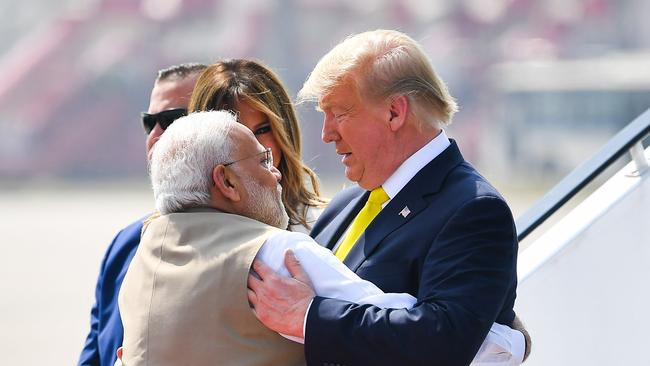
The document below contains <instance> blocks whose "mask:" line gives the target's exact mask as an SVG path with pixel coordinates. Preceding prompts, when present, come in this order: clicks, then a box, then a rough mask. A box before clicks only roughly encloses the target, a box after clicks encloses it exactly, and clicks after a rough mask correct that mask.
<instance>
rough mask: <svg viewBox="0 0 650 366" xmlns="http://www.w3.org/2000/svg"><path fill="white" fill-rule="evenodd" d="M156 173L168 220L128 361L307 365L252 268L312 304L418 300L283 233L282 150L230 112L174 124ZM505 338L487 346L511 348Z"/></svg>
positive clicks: (145, 285) (140, 297)
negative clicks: (320, 299)
mask: <svg viewBox="0 0 650 366" xmlns="http://www.w3.org/2000/svg"><path fill="white" fill-rule="evenodd" d="M150 173H151V181H152V186H153V190H154V195H155V199H156V207H157V209H158V210H159V211H160V213H161V216H160V217H158V218H156V219H154V220H152V221H151V222H149V224H148V225H147V226H145V228H144V232H143V237H142V240H141V244H140V247H139V248H138V251H137V253H136V255H135V257H134V259H133V261H132V263H131V266H130V267H129V270H128V272H127V275H126V278H125V280H124V283H123V285H122V289H121V291H120V296H119V305H120V313H121V315H122V321H123V323H124V330H125V331H124V332H125V333H124V344H123V347H124V348H123V349H124V353H123V357H122V360H123V363H124V364H125V365H138V364H154V365H178V364H191V365H214V364H218V365H223V364H228V365H232V364H238V365H239V364H245V365H294V364H304V363H305V360H304V354H303V348H302V346H301V345H300V344H299V343H301V342H302V339H296V338H292V339H293V340H294V341H296V342H291V341H289V340H287V339H285V338H282V337H280V336H279V335H278V334H277V333H275V332H273V331H271V330H269V329H267V328H266V327H264V325H262V324H261V323H260V322H259V321H258V320H257V319H256V317H255V315H254V313H253V312H254V310H253V311H251V309H250V307H249V303H253V304H255V303H258V299H257V298H256V295H255V292H253V291H251V290H249V289H247V287H246V286H247V285H246V284H247V278H248V274H249V272H250V271H251V266H253V267H252V269H253V270H254V271H255V272H256V273H257V275H258V277H256V278H257V279H255V280H252V281H249V283H248V286H250V287H251V289H253V290H255V289H257V290H258V292H259V287H260V284H261V283H262V282H263V281H264V280H265V279H266V278H267V277H268V276H269V275H271V274H272V273H273V271H279V272H280V273H281V274H282V275H283V276H284V277H282V280H285V281H296V283H298V284H299V285H300V289H301V290H300V291H302V292H303V293H304V295H305V297H306V298H309V299H311V298H313V297H314V296H315V295H316V294H319V295H321V296H330V297H334V298H341V299H345V300H347V301H352V302H355V303H359V304H373V305H376V306H380V307H385V308H409V307H412V306H413V305H414V303H415V298H414V297H413V296H411V295H408V294H399V293H392V294H384V293H383V292H382V291H381V290H379V288H377V287H376V286H375V285H373V284H372V283H370V282H368V281H365V280H362V279H360V278H359V277H358V276H357V275H355V274H354V273H353V272H352V271H350V270H349V269H348V268H347V267H346V266H345V265H344V264H343V263H342V262H340V261H339V260H338V259H337V258H336V257H335V256H334V255H333V254H332V253H331V252H330V251H328V250H327V249H325V248H323V247H321V246H319V245H318V244H316V243H315V242H314V241H313V240H312V239H311V238H309V237H308V236H307V235H305V234H301V233H295V232H288V231H285V230H281V229H285V228H286V227H287V225H288V216H287V214H286V212H285V210H284V207H283V204H282V200H281V187H280V185H279V181H280V179H281V176H280V173H279V171H278V170H277V169H275V168H274V167H273V164H272V154H271V152H270V150H269V149H264V148H263V147H262V145H260V144H259V143H258V142H257V140H256V139H255V137H254V136H253V134H252V133H251V132H250V131H249V130H248V129H247V128H245V127H244V126H242V125H241V124H239V123H237V122H236V119H235V116H234V115H232V114H230V113H228V112H223V111H222V112H200V113H194V114H191V115H189V116H187V117H183V118H182V119H180V120H179V121H178V123H174V124H173V125H172V126H170V127H169V128H168V130H167V132H166V133H165V134H164V135H163V136H162V137H161V139H160V141H159V142H158V143H157V145H156V148H155V149H154V152H153V156H152V159H151V172H150ZM285 253H287V254H286V256H285ZM256 257H257V258H259V259H260V261H257V262H256V264H255V265H253V264H252V263H253V259H254V258H256ZM264 263H265V264H264ZM298 263H300V265H299V264H298ZM301 267H302V268H304V271H303V270H302V269H301ZM296 305H297V306H302V305H304V304H296ZM495 327H499V326H498V325H496V324H495ZM508 330H509V328H507V327H505V331H508ZM502 331H503V330H502V329H495V332H492V333H490V334H489V335H488V338H487V339H486V342H485V343H486V344H488V345H498V344H503V336H502V335H503V334H504V333H503V332H502ZM288 338H291V337H288ZM486 349H492V350H493V349H494V347H487V348H486ZM504 352H506V353H507V352H509V350H504ZM484 354H485V356H486V357H489V355H487V353H485V352H484ZM477 357H478V358H480V357H481V353H479V355H478V356H477Z"/></svg>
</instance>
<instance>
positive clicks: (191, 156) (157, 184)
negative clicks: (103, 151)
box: [150, 111, 237, 215]
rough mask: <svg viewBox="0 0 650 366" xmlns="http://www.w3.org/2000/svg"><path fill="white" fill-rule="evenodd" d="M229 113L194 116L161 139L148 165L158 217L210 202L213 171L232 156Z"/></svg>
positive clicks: (232, 121) (178, 122)
mask: <svg viewBox="0 0 650 366" xmlns="http://www.w3.org/2000/svg"><path fill="white" fill-rule="evenodd" d="M236 123H237V118H236V117H235V115H233V114H232V113H230V112H226V111H211V112H196V113H192V114H189V115H187V116H185V117H182V118H179V119H178V120H176V121H175V122H174V123H173V124H172V125H171V126H169V128H167V130H166V131H165V133H164V134H163V135H162V136H161V137H160V140H158V142H157V143H156V145H155V146H154V149H153V154H152V157H151V163H150V177H151V186H152V188H153V193H154V197H155V199H156V209H157V210H158V211H159V212H160V213H161V214H163V215H164V214H168V213H172V212H178V211H181V210H183V209H187V208H190V207H201V206H207V205H208V204H209V202H210V187H211V185H212V170H213V169H214V167H215V166H217V165H218V164H223V163H225V162H227V161H228V159H229V158H230V157H231V156H232V151H233V144H232V141H231V139H230V137H229V134H230V131H231V129H232V128H233V126H234V125H235V124H236Z"/></svg>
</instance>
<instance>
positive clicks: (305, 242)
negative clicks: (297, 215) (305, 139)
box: [256, 231, 524, 366]
mask: <svg viewBox="0 0 650 366" xmlns="http://www.w3.org/2000/svg"><path fill="white" fill-rule="evenodd" d="M287 249H291V250H292V251H293V252H294V253H295V255H296V258H297V259H298V261H299V262H300V265H301V266H302V267H303V269H304V270H305V272H307V274H308V275H309V278H310V279H311V282H312V285H313V286H314V291H315V292H316V294H317V295H319V296H324V297H329V298H335V299H340V300H345V301H349V302H353V303H357V304H371V305H375V306H378V307H381V308H391V309H403V308H406V309H408V308H411V307H413V305H414V304H415V302H416V298H415V297H413V296H411V295H410V294H407V293H384V292H383V291H382V290H381V289H379V287H377V286H375V285H374V284H373V283H372V282H369V281H366V280H364V279H362V278H360V277H359V276H357V274H356V273H354V272H352V271H351V270H350V269H349V268H348V267H347V266H346V265H345V264H343V262H341V261H340V260H339V259H338V258H336V257H335V256H334V254H332V252H330V251H329V250H328V249H326V248H324V247H322V246H320V245H318V244H317V243H316V242H315V241H314V239H312V238H311V237H309V236H307V235H306V234H303V233H296V232H289V231H280V232H277V233H275V234H273V235H272V236H270V237H269V238H268V239H267V240H266V242H265V243H264V245H262V248H261V249H260V250H259V252H258V253H257V257H256V258H257V259H259V260H261V261H262V262H264V263H266V264H267V265H268V266H269V267H271V268H272V269H273V270H274V271H275V272H276V273H279V274H280V275H281V276H285V277H290V274H289V271H288V270H287V268H286V267H285V266H284V254H285V252H286V251H287ZM283 336H284V337H286V338H288V339H291V340H293V341H296V342H299V343H304V339H297V338H295V337H290V336H286V335H283ZM523 357H524V336H523V334H521V333H520V332H518V331H516V330H513V329H511V328H510V327H507V326H505V325H501V324H497V323H495V324H493V325H492V328H491V329H490V331H489V333H488V335H487V337H486V338H485V341H483V344H482V345H481V348H480V349H479V352H478V353H477V354H476V357H475V358H474V361H472V365H474V366H487V365H491V366H496V365H502V366H514V365H519V364H521V362H522V360H523Z"/></svg>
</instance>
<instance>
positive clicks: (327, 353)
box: [305, 197, 517, 366]
mask: <svg viewBox="0 0 650 366" xmlns="http://www.w3.org/2000/svg"><path fill="white" fill-rule="evenodd" d="M408 229H410V230H418V229H420V230H421V231H422V235H427V234H426V228H408ZM430 242H431V244H430V247H429V250H428V253H427V256H426V259H425V260H424V264H423V267H422V268H421V270H420V276H419V281H420V282H419V291H418V296H417V299H418V302H417V303H416V304H415V306H414V307H413V308H411V309H381V308H378V307H375V306H372V305H357V304H353V303H350V302H346V301H341V300H336V299H332V298H326V297H316V298H315V299H314V301H313V303H312V305H311V307H310V309H309V313H308V316H307V328H306V336H305V356H306V359H307V363H308V364H309V365H320V364H323V363H339V364H347V365H364V364H367V365H396V364H403V365H452V366H453V365H468V364H469V363H470V362H471V360H472V359H473V357H474V355H475V354H476V352H477V351H478V349H479V347H480V345H481V342H482V341H483V339H485V336H486V335H487V333H488V331H489V329H490V326H491V325H492V323H493V322H494V321H495V319H496V317H497V315H498V314H499V312H500V310H501V308H502V306H503V304H504V301H505V299H506V296H507V293H508V290H509V289H510V287H511V286H512V284H513V282H512V281H513V279H515V278H516V273H515V262H516V250H517V244H516V234H515V230H514V224H513V220H512V215H511V214H510V210H509V209H508V207H507V205H506V204H505V202H503V201H502V200H501V199H498V198H496V197H479V198H475V199H473V200H471V201H470V202H468V203H466V204H465V205H464V206H462V207H461V208H459V209H458V210H457V211H456V212H455V214H454V215H452V216H451V218H450V219H449V220H448V221H447V223H446V224H445V225H444V227H443V228H442V230H441V231H440V232H439V233H438V234H437V235H436V236H435V237H432V238H431V239H430ZM404 245H408V243H405V244H404Z"/></svg>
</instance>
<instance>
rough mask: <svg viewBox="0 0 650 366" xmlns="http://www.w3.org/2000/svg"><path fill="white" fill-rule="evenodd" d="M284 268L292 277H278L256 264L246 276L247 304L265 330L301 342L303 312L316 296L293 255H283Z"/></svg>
mask: <svg viewBox="0 0 650 366" xmlns="http://www.w3.org/2000/svg"><path fill="white" fill-rule="evenodd" d="M284 264H285V266H286V267H287V269H288V270H289V273H290V274H291V276H292V277H290V278H289V277H282V276H280V275H278V274H277V273H275V272H274V271H273V270H272V269H271V268H270V267H269V266H267V265H266V264H264V263H262V262H261V261H259V260H255V261H254V262H253V271H255V273H256V274H257V276H256V275H255V274H253V273H251V274H249V275H248V301H249V302H250V304H251V306H252V307H253V312H254V313H255V316H257V318H258V319H259V320H260V321H261V322H262V323H263V324H264V325H265V326H266V327H268V328H269V329H271V330H273V331H276V332H278V333H282V334H285V335H289V336H293V337H298V338H304V329H303V324H304V320H305V316H306V313H307V308H308V307H309V304H310V303H311V300H312V299H313V298H314V296H316V294H315V293H314V289H313V288H314V287H313V285H312V284H311V281H310V279H309V276H308V275H307V273H306V272H305V271H304V270H303V269H302V267H301V266H300V263H299V262H298V259H297V258H296V256H295V255H294V253H293V252H292V251H290V250H288V251H287V252H286V253H285V258H284Z"/></svg>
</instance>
